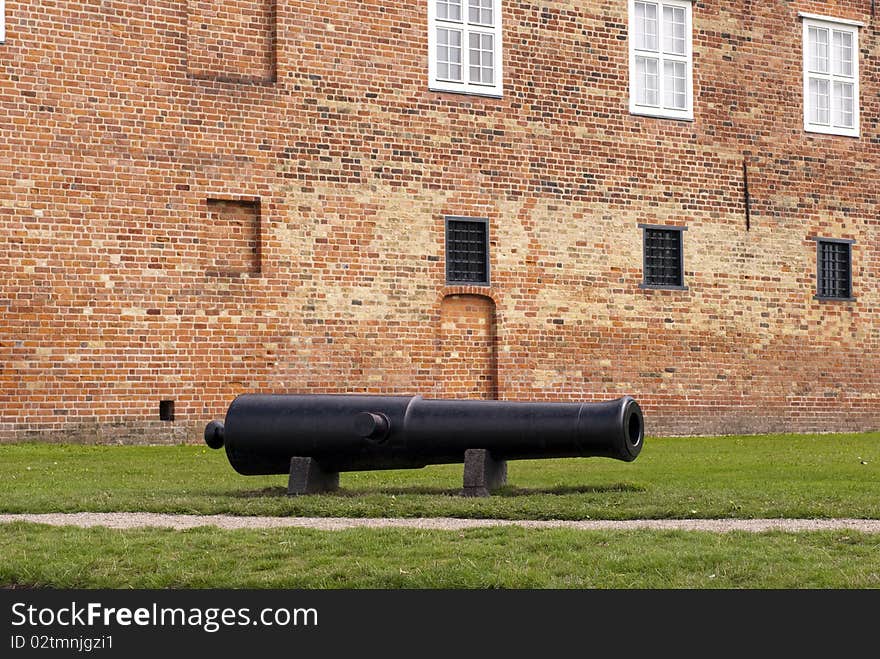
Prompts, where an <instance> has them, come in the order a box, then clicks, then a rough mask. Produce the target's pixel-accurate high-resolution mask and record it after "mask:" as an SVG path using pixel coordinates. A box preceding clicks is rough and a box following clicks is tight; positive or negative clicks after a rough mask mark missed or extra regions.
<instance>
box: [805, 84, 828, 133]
mask: <svg viewBox="0 0 880 659" xmlns="http://www.w3.org/2000/svg"><path fill="white" fill-rule="evenodd" d="M830 100H831V99H830V98H829V90H828V81H827V80H818V79H817V78H810V98H809V102H810V111H809V117H810V122H811V123H814V124H823V125H827V124H828V117H829V114H830V112H829V108H830V105H831V103H830Z"/></svg>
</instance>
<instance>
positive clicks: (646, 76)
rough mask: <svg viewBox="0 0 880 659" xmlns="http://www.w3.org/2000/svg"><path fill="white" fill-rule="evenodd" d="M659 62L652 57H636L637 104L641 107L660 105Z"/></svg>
mask: <svg viewBox="0 0 880 659" xmlns="http://www.w3.org/2000/svg"><path fill="white" fill-rule="evenodd" d="M659 61H660V60H657V59H654V58H652V57H636V103H638V104H639V105H653V106H657V105H659V103H658V102H657V97H658V95H659V85H658V83H659V80H658V77H659V76H658V68H659Z"/></svg>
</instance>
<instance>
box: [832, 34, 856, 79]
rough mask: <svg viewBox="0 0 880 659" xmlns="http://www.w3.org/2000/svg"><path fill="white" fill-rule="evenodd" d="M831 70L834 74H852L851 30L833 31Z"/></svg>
mask: <svg viewBox="0 0 880 659" xmlns="http://www.w3.org/2000/svg"><path fill="white" fill-rule="evenodd" d="M833 35H834V36H833V45H834V50H833V56H832V60H833V62H834V67H833V69H832V70H833V71H834V74H835V75H841V76H852V74H853V38H852V33H851V32H838V31H837V30H835V31H834V33H833Z"/></svg>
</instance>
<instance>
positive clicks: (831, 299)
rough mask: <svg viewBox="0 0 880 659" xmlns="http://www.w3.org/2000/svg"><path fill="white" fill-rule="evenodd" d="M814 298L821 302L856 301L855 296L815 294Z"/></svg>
mask: <svg viewBox="0 0 880 659" xmlns="http://www.w3.org/2000/svg"><path fill="white" fill-rule="evenodd" d="M813 299H814V300H819V302H855V301H856V298H854V297H829V296H827V295H814V296H813Z"/></svg>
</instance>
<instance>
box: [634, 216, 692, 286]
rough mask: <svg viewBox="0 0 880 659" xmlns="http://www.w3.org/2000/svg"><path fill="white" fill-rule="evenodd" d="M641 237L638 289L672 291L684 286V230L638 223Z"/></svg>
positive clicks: (682, 228)
mask: <svg viewBox="0 0 880 659" xmlns="http://www.w3.org/2000/svg"><path fill="white" fill-rule="evenodd" d="M639 228H640V229H642V233H643V237H644V248H643V266H642V285H641V288H673V289H680V290H686V288H687V287H686V286H685V285H684V247H683V244H682V243H683V239H682V234H683V233H684V232H685V231H687V227H667V226H655V225H652V224H640V225H639Z"/></svg>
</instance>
